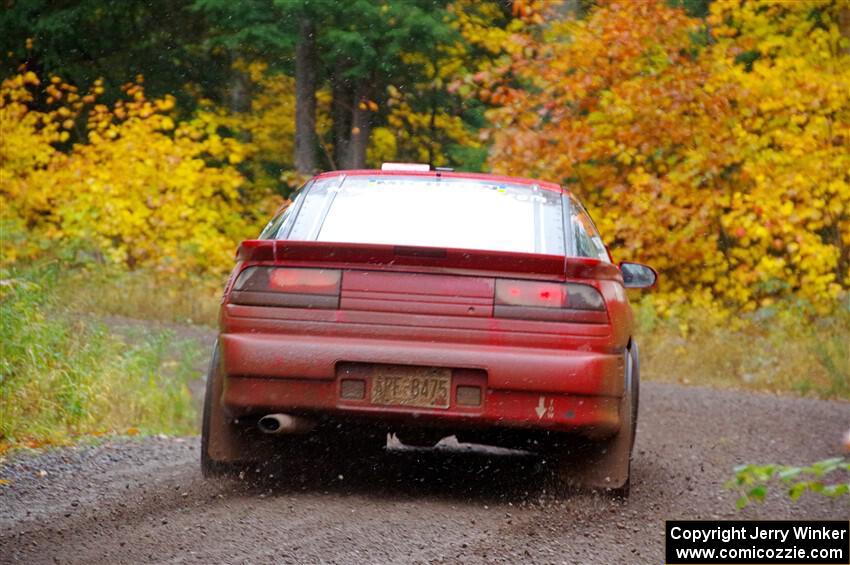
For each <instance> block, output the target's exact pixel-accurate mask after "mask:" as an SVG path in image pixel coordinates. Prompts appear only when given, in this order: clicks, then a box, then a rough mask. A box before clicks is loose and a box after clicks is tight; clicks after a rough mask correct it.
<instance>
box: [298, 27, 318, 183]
mask: <svg viewBox="0 0 850 565" xmlns="http://www.w3.org/2000/svg"><path fill="white" fill-rule="evenodd" d="M316 147H317V139H316V33H315V28H314V26H313V22H312V21H311V20H310V19H309V18H307V17H305V18H302V19H301V21H300V22H299V25H298V43H297V45H296V46H295V170H296V171H297V172H299V173H301V174H304V175H311V174H313V173H314V172H316Z"/></svg>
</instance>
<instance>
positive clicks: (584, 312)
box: [494, 279, 608, 324]
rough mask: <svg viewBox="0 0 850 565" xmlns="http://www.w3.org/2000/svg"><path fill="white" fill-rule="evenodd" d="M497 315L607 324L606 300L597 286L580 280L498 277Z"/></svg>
mask: <svg viewBox="0 0 850 565" xmlns="http://www.w3.org/2000/svg"><path fill="white" fill-rule="evenodd" d="M494 314H495V315H496V317H497V318H518V319H529V320H548V321H553V322H583V323H598V324H604V323H606V322H607V321H608V314H607V312H606V310H605V300H604V299H603V298H602V295H601V294H600V293H599V291H598V290H596V289H595V288H594V287H592V286H590V285H586V284H577V283H553V282H538V281H520V280H509V279H497V280H496V300H495V307H494Z"/></svg>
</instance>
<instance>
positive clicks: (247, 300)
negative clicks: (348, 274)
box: [230, 267, 342, 309]
mask: <svg viewBox="0 0 850 565" xmlns="http://www.w3.org/2000/svg"><path fill="white" fill-rule="evenodd" d="M341 280H342V272H341V271H338V270H335V269H299V268H290V267H248V268H247V269H245V270H244V271H242V272H241V273H239V277H238V278H237V279H236V282H235V283H234V284H233V290H232V292H231V294H230V302H231V303H233V304H245V305H250V306H287V307H291V308H331V309H334V308H338V307H339V289H340V281H341Z"/></svg>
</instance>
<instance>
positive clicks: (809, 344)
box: [637, 305, 850, 400]
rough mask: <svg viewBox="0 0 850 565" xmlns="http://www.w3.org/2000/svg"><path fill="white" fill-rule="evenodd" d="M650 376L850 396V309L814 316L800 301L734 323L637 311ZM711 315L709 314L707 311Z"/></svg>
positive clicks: (643, 358)
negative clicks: (663, 316)
mask: <svg viewBox="0 0 850 565" xmlns="http://www.w3.org/2000/svg"><path fill="white" fill-rule="evenodd" d="M637 310H638V319H639V321H640V323H639V332H638V333H639V336H638V339H639V344H640V347H641V376H642V377H643V378H646V379H647V380H655V381H665V382H677V383H682V384H691V385H701V386H713V387H723V388H736V389H745V390H754V391H763V392H774V393H788V392H792V393H797V394H800V395H804V396H807V395H811V396H818V397H821V398H834V399H840V400H848V399H850V312H848V310H847V309H846V308H838V309H836V311H835V312H834V313H833V314H832V315H831V316H827V317H815V318H813V317H811V316H810V315H807V314H806V313H805V312H803V311H801V310H800V309H798V308H794V307H792V306H786V307H782V308H776V309H770V310H768V309H765V310H763V311H760V312H757V313H756V314H754V315H751V316H750V317H749V318H746V319H744V320H737V323H736V324H734V326H735V327H732V325H721V324H717V323H715V324H707V323H706V322H705V320H710V319H711V316H708V315H701V313H700V312H691V313H690V314H689V315H688V316H687V318H686V319H682V318H676V319H666V320H661V319H658V318H656V317H655V316H654V314H653V313H652V311H651V310H649V309H647V308H646V306H645V305H642V306H641V307H639V308H637ZM703 314H704V313H703Z"/></svg>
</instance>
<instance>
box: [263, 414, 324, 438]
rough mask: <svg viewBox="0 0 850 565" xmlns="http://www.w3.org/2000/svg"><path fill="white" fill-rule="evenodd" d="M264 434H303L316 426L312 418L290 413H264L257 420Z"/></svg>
mask: <svg viewBox="0 0 850 565" xmlns="http://www.w3.org/2000/svg"><path fill="white" fill-rule="evenodd" d="M257 427H258V428H260V431H261V432H263V433H264V434H304V433H307V432H309V431H311V430H312V429H313V428H315V427H316V423H315V422H314V421H313V420H308V419H307V418H301V417H300V416H292V415H290V414H266V415H265V416H263V417H262V418H260V419H259V421H258V422H257Z"/></svg>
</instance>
